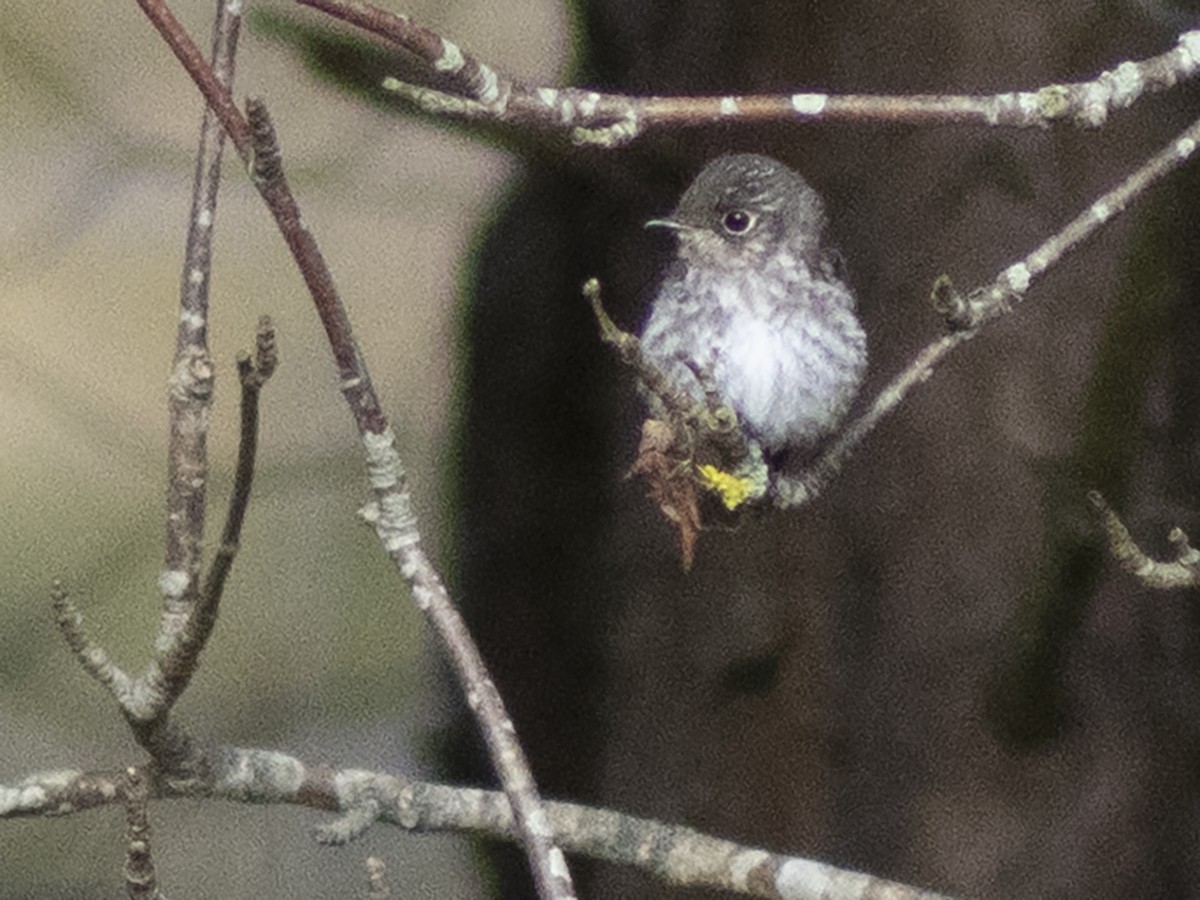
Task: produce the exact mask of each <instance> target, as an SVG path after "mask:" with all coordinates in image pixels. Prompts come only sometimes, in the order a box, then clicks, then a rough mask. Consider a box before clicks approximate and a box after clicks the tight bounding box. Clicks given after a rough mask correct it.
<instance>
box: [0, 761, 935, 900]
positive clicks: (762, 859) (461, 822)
mask: <svg viewBox="0 0 1200 900" xmlns="http://www.w3.org/2000/svg"><path fill="white" fill-rule="evenodd" d="M213 759H214V762H215V765H214V768H213V769H212V771H211V772H209V773H207V778H206V779H205V780H204V781H202V782H176V781H173V780H172V779H170V778H166V777H158V778H156V779H155V781H154V782H153V784H152V785H151V793H152V796H155V797H157V798H160V799H169V798H180V799H183V798H202V799H206V800H226V801H232V802H236V803H253V804H264V805H266V804H269V805H280V804H291V805H300V806H304V807H307V808H309V809H316V810H321V811H324V812H332V813H340V814H342V815H343V816H346V815H352V814H354V813H355V811H357V810H360V809H362V808H363V807H364V806H369V807H370V808H372V809H373V811H374V812H373V814H374V815H375V816H377V817H378V819H379V821H380V822H382V823H385V824H388V825H394V826H398V827H400V828H404V829H407V830H409V831H413V832H420V833H427V832H450V833H465V834H473V835H481V836H484V837H489V838H494V839H498V840H508V841H511V840H517V839H518V833H517V829H516V827H515V824H514V820H513V816H512V812H511V809H510V806H509V803H508V800H507V798H506V797H505V795H504V794H502V793H500V792H498V791H486V790H479V789H477V788H461V787H453V786H449V785H443V784H436V783H431V782H421V781H410V780H408V779H406V778H404V777H402V776H398V775H393V774H389V773H386V772H370V771H364V770H358V769H340V770H335V769H331V768H329V767H326V766H310V765H308V764H306V763H305V762H304V761H303V760H300V759H298V758H296V757H293V756H289V755H287V754H285V753H278V752H275V751H268V750H257V749H249V748H242V747H220V748H218V749H217V750H216V751H215V752H214V753H213ZM114 777H115V776H113V775H111V774H109V773H103V772H101V773H85V772H81V771H60V772H40V773H34V774H32V775H30V776H28V777H26V778H25V779H24V780H23V781H21V782H19V783H17V784H14V785H4V784H0V819H3V818H28V817H30V816H50V815H67V814H71V813H76V812H83V811H84V810H86V809H92V808H94V807H96V806H98V805H105V804H111V803H115V802H118V801H117V798H116V793H117V792H116V791H112V790H110V791H109V792H108V794H107V795H106V794H105V793H104V792H103V791H102V790H99V789H98V788H97V785H100V786H107V785H109V783H110V781H111V780H112V779H113V778H114ZM546 814H547V819H546V822H547V828H548V829H549V830H550V831H551V832H552V833H553V835H554V837H555V840H557V841H558V842H559V843H561V845H562V846H563V847H566V848H567V849H568V850H570V851H571V852H572V853H579V854H582V855H585V856H590V857H592V858H594V859H601V860H605V861H607V862H612V863H616V864H618V865H625V866H632V867H635V868H637V869H640V870H642V871H644V872H647V873H649V874H651V875H653V876H655V877H656V878H659V879H661V880H662V881H664V882H666V883H669V884H671V885H674V886H676V887H681V888H708V889H716V890H724V891H732V892H734V893H737V894H740V895H742V896H747V897H765V898H773V900H781V898H786V900H863V898H868V897H871V898H888V900H948V898H945V897H943V896H942V895H940V894H935V893H931V892H928V891H923V890H920V889H918V888H914V887H910V886H908V885H904V884H898V883H896V882H893V881H887V880H886V879H882V878H875V877H873V876H870V875H865V874H862V873H860V872H854V871H851V870H848V869H840V868H837V867H836V866H831V865H828V864H827V863H823V862H819V861H817V860H814V859H807V858H804V857H799V856H788V855H785V854H779V853H772V852H771V851H768V850H762V849H759V848H756V847H750V846H746V845H744V844H735V843H733V842H731V841H727V840H723V839H721V838H716V837H712V836H710V835H707V834H704V833H702V832H699V831H695V830H693V829H691V828H686V827H683V826H678V825H670V824H666V823H663V822H657V821H654V820H652V819H642V818H638V817H636V816H630V815H626V814H624V813H620V812H614V811H612V810H608V809H597V808H594V807H588V806H582V805H578V804H574V803H554V802H551V803H547V804H546Z"/></svg>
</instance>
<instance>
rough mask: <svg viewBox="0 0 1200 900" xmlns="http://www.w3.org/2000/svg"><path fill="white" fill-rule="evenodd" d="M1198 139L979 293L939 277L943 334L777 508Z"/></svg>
mask: <svg viewBox="0 0 1200 900" xmlns="http://www.w3.org/2000/svg"><path fill="white" fill-rule="evenodd" d="M1198 142H1200V120H1198V121H1196V122H1193V123H1192V124H1191V125H1190V126H1188V127H1187V128H1186V129H1184V131H1183V132H1181V133H1180V134H1179V136H1178V137H1176V138H1175V139H1174V140H1173V141H1171V142H1170V143H1169V144H1167V145H1166V146H1165V147H1163V149H1161V150H1159V151H1158V152H1157V153H1155V154H1154V155H1153V156H1151V157H1150V158H1149V159H1148V160H1146V162H1145V163H1143V164H1142V165H1141V166H1140V167H1139V168H1138V169H1137V170H1136V171H1134V172H1133V173H1132V174H1131V175H1129V176H1128V177H1127V178H1126V179H1125V180H1124V181H1122V182H1121V183H1120V184H1118V185H1117V186H1116V187H1114V188H1113V189H1112V190H1110V191H1108V192H1107V193H1105V194H1103V195H1102V196H1101V197H1100V198H1099V199H1097V200H1096V201H1095V202H1094V203H1092V205H1091V206H1089V207H1088V208H1087V209H1085V210H1084V211H1083V212H1081V213H1079V214H1078V215H1077V216H1076V217H1075V218H1074V219H1072V220H1071V221H1070V222H1068V223H1067V225H1066V226H1064V227H1063V228H1062V230H1060V231H1059V232H1058V233H1057V234H1054V235H1053V236H1051V237H1050V238H1049V239H1047V240H1046V241H1045V242H1043V243H1042V244H1041V245H1040V246H1039V247H1037V249H1035V250H1034V251H1033V252H1032V253H1030V254H1029V255H1028V256H1026V257H1025V258H1024V259H1022V260H1021V261H1020V262H1017V263H1015V264H1013V265H1011V266H1009V267H1008V268H1007V269H1005V270H1004V271H1003V272H1001V273H1000V274H999V275H998V276H997V277H996V280H995V281H993V282H992V283H991V284H990V285H986V286H984V287H980V288H977V289H976V290H974V291H971V292H970V293H969V294H967V295H966V296H965V297H964V296H962V295H961V294H959V293H958V292H956V291H955V290H954V289H953V288H951V287H949V286H948V282H947V281H946V280H945V279H939V282H938V284H937V285H935V287H934V302H935V306H937V307H938V308H939V310H940V311H941V312H942V313H943V314H944V315H945V316H946V321H947V324H948V326H949V328H950V331H949V333H948V334H945V335H943V336H942V337H940V338H938V339H937V340H935V341H933V342H932V343H930V344H929V345H928V346H926V347H925V349H923V350H921V352H920V353H918V354H917V356H916V358H915V359H914V360H913V361H912V362H911V363H910V364H909V365H908V367H907V368H905V369H904V370H903V371H901V372H900V374H898V375H897V376H896V377H895V378H893V379H892V381H891V382H890V383H889V384H888V385H887V386H886V387H885V388H884V389H883V390H882V391H880V392H879V395H878V396H877V397H876V398H875V401H874V403H872V404H871V407H870V409H868V410H867V411H866V412H865V413H863V414H862V415H861V416H860V417H859V418H858V419H856V420H854V421H853V422H851V423H850V424H849V425H848V426H846V428H845V429H843V430H842V432H841V433H840V434H839V435H838V437H837V439H836V440H835V441H834V442H833V444H831V445H830V446H829V447H828V448H827V449H826V450H825V452H824V453H823V454H822V455H821V457H820V458H819V459H818V460H817V461H816V462H815V463H814V464H813V465H812V466H811V467H809V468H808V469H807V470H806V471H804V472H802V473H800V474H798V475H795V476H784V477H781V478H779V479H778V481H777V482H776V484H775V505H776V506H778V507H779V508H781V509H790V508H793V507H796V506H801V505H803V504H805V503H808V502H810V501H811V500H813V499H814V498H815V497H816V496H817V495H818V494H820V493H821V491H822V490H824V488H825V487H826V486H827V485H828V484H829V483H830V482H831V481H832V480H833V479H834V478H835V477H836V475H837V473H838V472H839V471H840V470H841V467H842V465H843V464H844V463H845V461H846V460H847V459H848V458H849V457H850V454H851V453H852V452H853V451H854V450H855V448H856V447H858V445H859V444H860V443H862V441H863V439H864V438H865V437H866V436H867V435H868V434H870V433H871V431H873V430H874V428H875V426H876V425H878V424H879V422H880V421H881V420H882V419H883V418H884V417H885V416H886V415H888V414H889V413H890V412H892V411H893V410H894V409H895V408H896V407H897V406H898V405H899V404H900V401H902V400H903V399H904V398H905V397H906V396H908V393H909V392H910V391H911V390H912V389H913V388H915V387H916V386H917V385H919V384H921V383H922V382H924V381H927V380H928V379H929V378H930V376H932V375H933V369H934V367H935V366H936V365H937V364H938V363H940V362H941V361H942V360H943V359H944V358H945V357H946V356H947V355H948V354H949V353H950V351H951V350H954V349H955V348H956V347H958V346H959V345H960V344H963V343H965V342H967V341H969V340H970V339H971V338H973V337H975V336H976V335H978V334H979V331H980V329H981V328H982V327H983V326H984V325H985V324H987V323H988V322H990V321H992V320H993V319H996V318H999V317H1000V316H1002V315H1004V314H1006V313H1008V312H1011V311H1012V305H1013V303H1014V302H1015V301H1019V300H1021V299H1022V298H1023V297H1024V296H1025V293H1026V292H1027V291H1028V290H1029V288H1030V286H1031V285H1032V284H1033V282H1034V280H1035V279H1037V278H1039V277H1040V276H1041V275H1043V274H1044V273H1045V272H1046V271H1048V270H1049V269H1050V267H1051V266H1053V265H1054V264H1055V263H1057V262H1058V261H1059V260H1061V259H1062V258H1063V257H1064V256H1066V255H1067V253H1069V252H1070V251H1072V250H1074V249H1076V248H1077V247H1079V246H1080V245H1081V244H1083V243H1084V241H1086V240H1088V239H1089V238H1090V237H1092V236H1093V235H1094V234H1096V233H1097V232H1098V231H1099V230H1100V228H1101V227H1102V226H1103V225H1104V224H1105V223H1106V222H1108V221H1109V220H1110V219H1111V218H1113V217H1114V216H1116V215H1118V214H1119V213H1121V212H1123V211H1124V210H1125V208H1126V207H1127V206H1128V205H1129V204H1130V203H1132V202H1133V201H1134V200H1136V199H1137V198H1138V197H1140V196H1141V195H1142V194H1143V193H1145V191H1146V190H1147V189H1148V188H1149V187H1150V186H1151V185H1153V184H1154V183H1155V182H1157V181H1160V180H1161V179H1162V178H1164V177H1165V176H1167V175H1169V174H1170V173H1171V172H1173V171H1175V170H1176V169H1177V168H1179V167H1180V166H1181V165H1183V164H1184V163H1185V162H1186V161H1187V160H1188V159H1189V158H1190V157H1191V156H1192V154H1193V153H1194V152H1195V151H1196V146H1197V143H1198Z"/></svg>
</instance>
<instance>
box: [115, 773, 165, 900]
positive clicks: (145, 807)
mask: <svg viewBox="0 0 1200 900" xmlns="http://www.w3.org/2000/svg"><path fill="white" fill-rule="evenodd" d="M121 798H122V800H123V801H124V803H125V839H126V841H127V842H128V846H127V848H126V851H125V890H126V893H128V894H129V897H130V900H160V898H161V897H162V893H161V892H160V891H159V889H158V876H157V875H156V874H155V872H154V856H153V854H152V853H151V852H150V817H149V806H150V788H149V786H148V785H147V784H146V778H145V776H144V775H143V774H142V773H141V772H139V771H138V770H137V769H135V768H132V767H131V768H129V769H126V770H125V778H124V783H123V789H122V791H121Z"/></svg>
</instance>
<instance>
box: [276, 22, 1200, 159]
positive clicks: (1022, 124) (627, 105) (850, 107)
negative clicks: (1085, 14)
mask: <svg viewBox="0 0 1200 900" xmlns="http://www.w3.org/2000/svg"><path fill="white" fill-rule="evenodd" d="M296 2H297V3H299V4H300V5H302V6H310V7H313V8H314V9H319V10H321V11H322V12H324V13H326V14H328V15H331V16H334V17H336V18H338V19H341V20H343V21H345V22H349V23H351V24H353V25H356V26H357V27H359V28H362V29H364V30H366V31H369V32H370V33H372V34H374V35H377V36H378V37H381V38H383V39H384V40H386V41H388V42H390V43H392V44H394V45H396V46H398V47H401V48H403V49H404V50H407V51H408V52H409V53H412V54H414V55H416V56H417V57H418V58H419V59H421V60H423V61H424V62H425V63H426V65H428V66H429V68H430V70H431V73H434V74H436V75H437V76H438V78H439V80H441V81H443V82H448V83H447V84H446V86H445V89H433V88H430V87H425V86H421V85H414V84H408V83H406V82H402V81H399V80H397V79H395V78H389V79H386V80H385V81H384V87H385V88H387V89H388V90H390V91H393V92H394V93H396V94H397V95H398V96H400V97H403V98H404V99H405V100H407V101H409V102H410V103H413V104H415V105H416V106H419V107H420V108H421V109H422V110H424V111H425V112H427V113H431V114H433V115H439V116H446V117H449V118H457V119H463V120H473V119H490V120H494V121H497V122H503V123H505V124H509V125H516V126H521V127H526V128H529V127H532V128H540V129H546V130H551V131H559V132H562V131H565V132H567V133H568V134H569V135H570V137H571V140H573V141H574V142H575V143H577V144H590V145H594V146H599V147H616V146H620V145H622V144H627V143H629V142H631V141H633V140H635V139H636V138H639V137H642V136H644V135H645V134H646V133H647V132H648V131H650V130H652V129H660V128H679V127H688V126H698V125H711V124H713V123H715V122H721V123H723V124H728V123H733V122H738V123H746V124H751V123H763V122H800V123H803V122H816V121H823V122H830V121H842V122H902V123H907V124H925V123H939V124H947V123H953V124H980V125H993V126H994V125H1004V126H1009V127H1017V128H1029V127H1035V126H1036V127H1043V128H1044V127H1046V126H1048V125H1050V124H1051V123H1054V122H1058V121H1062V120H1071V121H1073V122H1075V123H1076V124H1078V125H1083V126H1089V127H1098V126H1100V125H1103V124H1104V122H1105V121H1106V119H1107V118H1108V114H1109V112H1110V111H1113V110H1118V109H1124V108H1126V107H1129V106H1132V105H1133V103H1135V102H1136V101H1137V100H1138V99H1140V98H1141V97H1142V96H1144V95H1146V94H1149V93H1155V92H1158V91H1164V90H1167V89H1169V88H1171V87H1174V86H1175V85H1176V84H1177V83H1179V82H1180V81H1183V80H1185V79H1187V78H1191V77H1192V76H1193V75H1195V73H1196V70H1197V68H1200V31H1189V32H1185V33H1184V34H1182V35H1180V37H1179V39H1178V43H1177V45H1176V47H1175V48H1174V49H1172V50H1170V51H1168V52H1166V53H1163V54H1161V55H1159V56H1155V57H1151V58H1150V59H1147V60H1142V61H1126V62H1122V63H1121V64H1119V65H1118V66H1116V67H1115V68H1113V69H1111V70H1109V71H1106V72H1102V73H1101V74H1100V75H1098V76H1096V77H1095V78H1093V79H1091V80H1089V81H1081V82H1072V83H1065V84H1051V85H1047V86H1045V87H1042V88H1039V89H1035V90H1032V91H1015V92H1007V93H1000V94H992V95H977V96H976V95H949V94H946V95H942V94H915V95H910V96H879V95H871V94H841V95H838V94H830V93H824V92H813V91H804V92H799V93H793V94H752V95H746V96H736V95H725V96H712V97H632V96H628V95H623V94H606V93H600V92H597V91H590V90H585V89H580V88H553V87H527V86H524V85H521V84H519V83H518V82H516V81H514V80H513V79H511V78H509V77H508V76H505V75H502V74H499V73H497V72H496V71H495V69H493V68H492V67H490V66H488V65H487V64H486V63H483V62H481V61H480V60H478V59H477V58H476V57H473V56H471V55H470V54H469V53H467V52H465V51H464V50H462V49H461V48H460V47H459V46H458V45H457V44H455V43H454V42H452V41H449V40H447V39H446V38H444V37H442V36H440V35H438V34H436V33H435V32H432V31H430V30H429V29H427V28H423V27H421V26H419V25H416V24H415V23H413V22H412V21H411V20H410V19H409V18H408V17H407V16H400V15H396V14H394V13H390V12H388V11H386V10H383V9H379V8H378V7H375V6H372V5H371V4H369V3H363V2H357V0H296Z"/></svg>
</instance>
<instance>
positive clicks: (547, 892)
mask: <svg viewBox="0 0 1200 900" xmlns="http://www.w3.org/2000/svg"><path fill="white" fill-rule="evenodd" d="M138 4H139V6H141V7H142V9H143V10H144V11H145V12H146V15H147V17H148V18H149V19H150V20H151V22H152V23H153V24H154V26H155V28H157V29H158V31H159V34H160V35H161V36H162V37H163V39H164V40H165V41H166V42H167V44H168V46H169V47H170V48H171V50H172V51H173V52H174V53H175V56H176V58H177V59H178V60H179V62H180V64H181V65H182V66H183V67H184V69H185V70H186V71H187V72H188V74H189V75H190V76H191V77H192V79H193V81H195V83H196V85H197V87H198V88H199V89H200V91H201V93H202V94H204V97H205V99H206V100H207V101H208V103H209V106H210V108H211V109H212V110H213V112H214V113H215V114H216V115H217V116H218V118H220V120H221V122H222V124H223V125H224V126H225V130H226V132H227V133H228V134H229V136H230V139H231V140H232V141H233V143H234V145H235V146H236V147H237V149H238V153H239V155H240V156H241V157H242V159H243V160H245V161H246V162H247V164H248V166H249V167H250V169H251V174H252V177H253V181H254V185H255V187H256V188H257V189H258V192H259V194H260V195H261V196H262V198H263V200H264V202H265V203H266V205H267V207H268V209H269V210H270V211H271V214H272V215H273V216H274V218H275V222H276V224H277V225H278V227H279V230H280V232H281V233H282V234H283V238H284V240H285V242H286V243H287V245H288V249H289V251H290V252H291V254H292V257H293V259H294V260H295V262H296V265H297V267H298V268H299V270H300V273H301V275H302V276H303V278H304V282H305V285H306V286H307V287H308V290H309V293H310V295H311V296H312V299H313V303H314V305H315V306H316V308H317V314H318V315H319V316H320V319H321V323H322V325H323V326H324V328H325V333H326V336H327V338H328V340H329V345H330V349H331V350H332V352H333V357H334V361H335V363H336V365H337V368H338V373H339V376H340V380H341V389H342V394H343V396H344V397H345V398H346V402H347V404H348V406H349V407H350V412H351V415H352V416H353V418H354V421H355V424H356V426H357V427H358V431H359V434H360V436H361V439H362V441H363V446H364V449H365V451H366V454H367V470H368V475H369V476H370V479H371V485H372V488H373V489H374V492H375V500H374V502H373V503H371V504H370V505H369V507H368V508H367V509H366V510H365V511H364V514H365V517H366V518H368V519H369V520H370V521H371V522H372V524H373V525H374V526H375V530H376V533H377V534H378V536H379V539H380V541H381V543H382V544H383V546H384V549H385V550H386V551H387V552H388V554H389V555H390V556H391V557H392V560H393V562H394V563H395V565H396V567H397V568H398V569H399V571H400V573H401V575H402V576H403V578H404V579H405V581H406V582H407V583H408V584H409V587H410V588H411V590H412V593H413V598H414V600H415V601H416V603H417V605H418V607H420V609H421V610H422V611H423V612H424V613H425V614H426V616H427V617H428V618H429V620H430V622H431V623H432V624H433V626H434V627H435V629H436V630H437V632H438V634H439V636H440V637H441V639H442V641H443V642H444V643H445V645H446V647H447V649H448V651H449V653H450V657H451V661H452V663H453V665H454V669H455V671H456V673H457V675H458V678H459V681H460V683H461V684H462V687H463V690H464V692H465V694H466V697H467V702H468V704H469V705H470V707H471V710H472V712H473V713H474V714H475V716H476V719H477V720H478V721H479V724H480V727H481V730H482V731H483V735H484V739H485V742H486V744H487V746H488V749H489V751H490V753H491V758H492V763H493V765H494V766H495V768H496V772H497V774H498V775H499V778H500V782H501V784H502V785H503V787H504V790H505V792H506V793H507V795H508V797H509V799H510V801H511V803H512V808H513V810H514V814H515V818H516V822H517V829H518V831H519V832H520V834H521V838H522V843H523V845H524V847H525V850H526V853H527V854H528V856H529V862H530V867H531V869H532V871H533V876H534V882H535V884H536V885H537V889H538V893H539V895H540V896H541V897H543V898H545V900H549V898H562V900H567V898H572V897H574V888H573V886H572V883H571V876H570V873H569V872H568V870H567V867H566V860H565V859H564V857H563V855H562V851H561V850H559V849H558V847H556V846H555V845H554V843H553V840H552V837H551V835H550V833H549V830H548V828H547V825H546V813H545V810H544V808H543V807H542V804H541V800H540V798H539V797H538V794H537V789H536V785H535V783H534V781H533V776H532V773H531V772H530V770H529V764H528V762H527V760H526V759H525V754H524V751H523V750H522V749H521V746H520V744H519V743H518V741H517V739H516V729H515V727H514V726H513V723H512V720H511V718H510V717H509V716H508V713H507V710H505V708H504V704H503V701H502V700H501V699H500V695H499V693H498V692H497V691H496V688H495V685H494V684H493V683H492V681H491V678H490V676H489V675H488V673H487V669H486V667H485V665H484V663H483V659H482V657H481V656H480V655H479V651H478V649H477V648H476V647H475V644H474V642H473V641H472V640H471V637H470V635H469V633H468V632H467V629H466V625H465V623H464V622H463V620H462V617H461V616H460V615H459V613H458V611H457V610H456V609H455V608H454V606H453V604H452V603H451V601H450V597H449V594H448V592H447V591H446V589H445V587H444V586H443V584H442V582H441V579H440V578H439V576H438V574H437V572H436V570H435V569H434V567H433V565H432V563H430V561H429V559H428V558H427V557H426V556H425V553H424V551H423V550H422V548H421V545H420V535H419V533H418V531H417V527H416V517H415V515H414V514H413V512H412V502H411V496H410V494H409V489H408V481H407V476H406V475H405V473H404V470H403V467H402V466H401V464H400V457H399V454H398V453H397V452H396V448H395V437H394V435H393V434H392V430H391V428H390V426H389V424H388V420H387V417H386V416H385V415H384V413H383V410H382V407H381V404H380V402H379V399H378V397H377V395H376V393H375V389H374V386H373V385H372V383H371V378H370V375H369V373H368V372H367V366H366V361H365V360H364V359H363V357H362V354H361V352H360V351H359V348H358V344H357V342H356V341H355V340H354V336H353V332H352V329H351V326H350V319H349V316H348V315H347V313H346V310H345V307H344V306H343V305H342V301H341V298H340V297H339V296H338V293H337V289H336V287H335V285H334V282H333V276H332V275H331V273H330V271H329V267H328V266H327V265H326V264H325V261H324V258H323V257H322V255H321V252H320V249H319V248H318V247H317V243H316V241H315V240H314V238H313V236H312V234H311V233H310V232H309V231H308V229H307V228H306V227H305V226H304V225H303V223H302V221H301V218H300V209H299V206H298V205H297V203H296V200H295V197H294V196H293V195H292V193H291V189H290V188H289V186H288V183H287V180H286V178H285V177H284V173H283V163H282V158H281V154H280V150H279V142H278V139H277V137H276V135H275V131H274V128H273V126H272V124H271V120H270V117H269V115H268V113H267V110H266V107H265V105H264V104H263V103H262V102H261V101H259V100H257V99H253V98H252V99H250V100H248V101H247V119H243V118H242V116H241V114H240V113H239V112H238V111H237V108H236V107H235V106H234V105H233V102H232V101H231V100H230V98H229V92H228V90H226V89H225V87H224V86H223V85H221V84H220V83H219V81H218V80H217V79H216V78H215V76H214V75H213V72H212V70H211V69H210V68H209V67H208V66H207V65H206V64H205V62H204V60H203V58H202V57H201V56H200V54H199V52H198V51H197V50H196V48H195V45H194V44H193V43H192V42H191V39H190V38H189V37H188V36H187V33H186V32H185V31H184V30H183V28H182V27H181V26H180V24H179V22H178V21H177V20H176V19H175V17H174V15H173V14H172V13H171V11H170V9H168V8H167V6H166V4H165V3H164V2H162V0H138Z"/></svg>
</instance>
